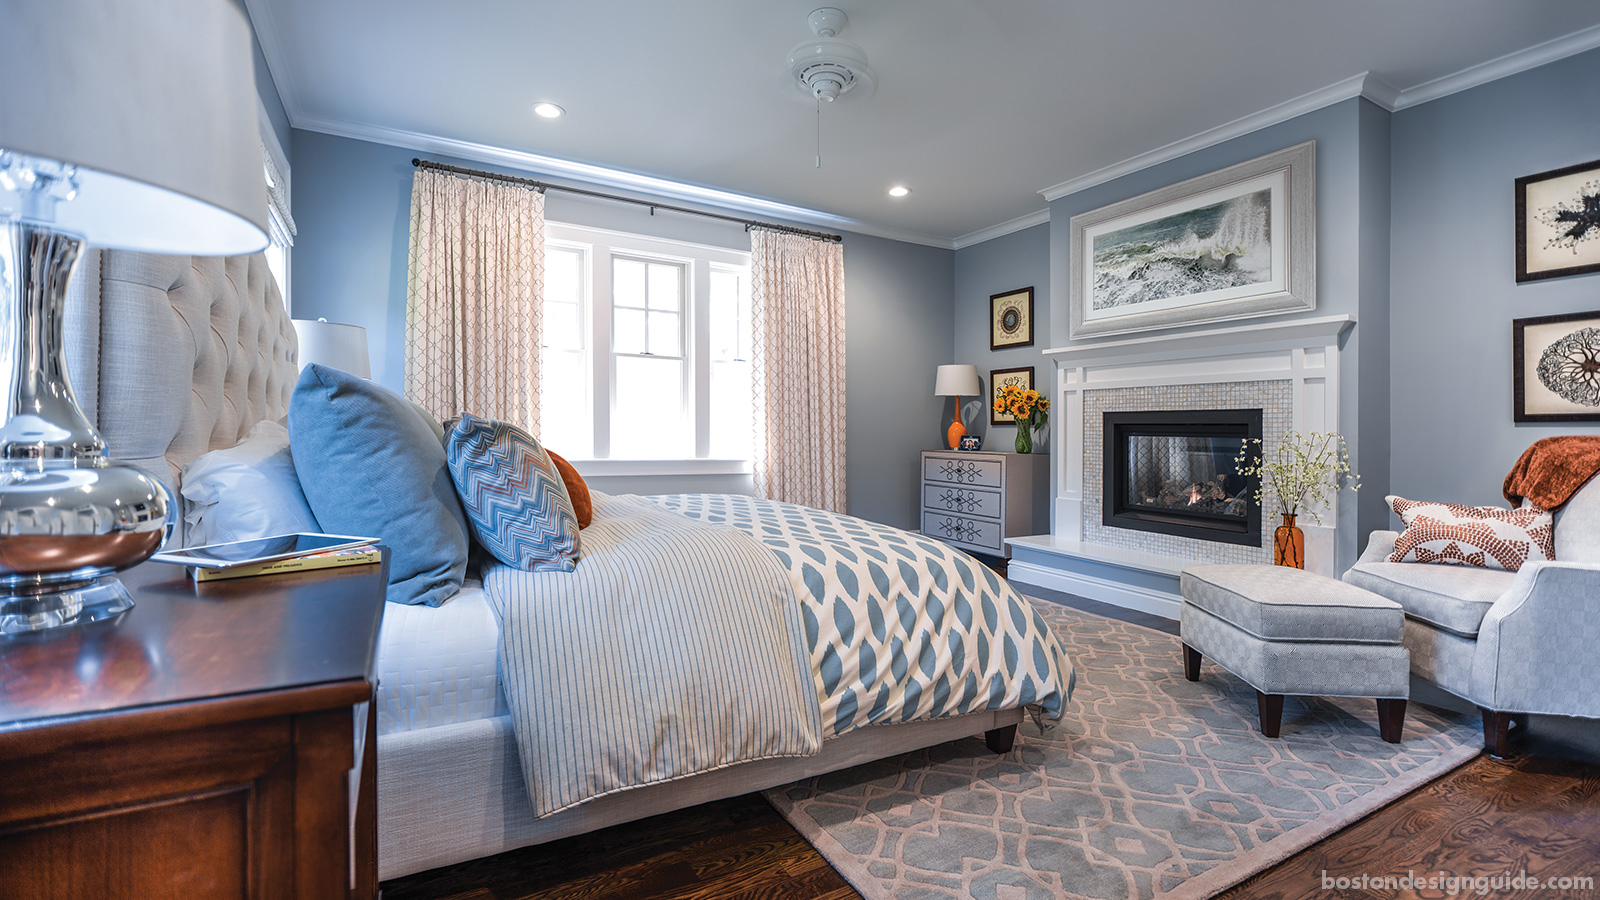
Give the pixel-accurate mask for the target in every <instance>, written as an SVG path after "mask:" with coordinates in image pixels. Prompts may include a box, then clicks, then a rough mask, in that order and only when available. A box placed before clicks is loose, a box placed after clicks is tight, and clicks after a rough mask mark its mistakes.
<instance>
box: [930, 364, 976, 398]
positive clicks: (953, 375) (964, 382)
mask: <svg viewBox="0 0 1600 900" xmlns="http://www.w3.org/2000/svg"><path fill="white" fill-rule="evenodd" d="M981 393H983V392H982V391H981V390H980V389H979V388H978V367H977V366H940V367H939V374H938V375H937V376H935V377H934V379H933V395H934V396H935V397H976V396H978V395H979V394H981Z"/></svg>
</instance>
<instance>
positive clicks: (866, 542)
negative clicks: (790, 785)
mask: <svg viewBox="0 0 1600 900" xmlns="http://www.w3.org/2000/svg"><path fill="white" fill-rule="evenodd" d="M594 503H595V514H594V524H592V525H591V526H590V527H588V528H585V529H584V530H583V535H582V547H581V552H582V556H581V557H580V559H579V562H578V565H577V568H576V570H575V571H574V572H571V573H545V572H538V573H536V572H524V571H520V570H517V569H513V568H511V567H509V566H495V567H492V568H490V569H489V570H488V571H486V572H485V573H484V589H485V591H486V592H487V594H488V596H489V598H490V602H491V605H492V606H493V607H494V608H495V610H496V612H497V614H498V615H499V616H500V619H501V623H500V632H501V644H500V668H501V678H502V681H503V684H504V688H505V693H506V698H507V701H508V703H509V706H510V708H511V717H512V725H513V728H514V730H515V732H516V736H517V744H518V751H519V754H520V757H521V763H522V769H523V775H524V778H525V780H526V782H527V784H528V786H529V791H530V794H531V799H532V802H533V808H534V812H535V814H536V815H540V816H544V815H549V814H551V813H554V812H558V811H560V810H563V809H567V808H570V807H572V806H576V805H579V804H581V803H584V802H587V801H588V800H592V799H594V798H596V797H601V796H605V795H607V794H611V793H616V792H619V791H624V790H628V789H630V788H633V787H640V786H643V785H647V784H656V783H660V782H664V781H670V780H673V779H677V778H683V777H687V776H690V775H694V774H698V773H701V772H706V771H711V770H713V769H717V768H721V767H723V766H729V765H734V764H737V763H741V762H747V761H751V760H757V759H766V758H773V757H783V756H807V755H811V754H813V753H815V752H816V751H817V750H818V749H819V747H820V745H821V741H822V740H823V739H825V738H828V737H833V736H835V735H839V734H844V733H846V732H848V731H851V730H853V729H855V728H859V727H862V726H865V725H869V724H875V723H885V722H901V721H910V720H914V719H927V718H935V717H938V716H949V715H959V714H963V713H968V712H976V711H979V710H984V709H1003V708H1013V707H1019V706H1032V707H1034V708H1035V709H1037V710H1038V711H1040V712H1041V713H1042V714H1043V715H1045V716H1048V717H1050V718H1059V717H1060V715H1061V713H1062V711H1063V709H1064V706H1065V703H1066V700H1067V697H1068V695H1069V694H1070V692H1071V686H1072V668H1071V666H1070V664H1069V663H1068V662H1067V659H1066V656H1065V654H1064V653H1063V651H1062V649H1061V647H1060V645H1059V644H1058V643H1057V642H1056V640H1055V638H1054V636H1053V635H1051V633H1050V631H1049V629H1048V628H1047V627H1046V626H1045V624H1044V622H1043V620H1042V619H1040V618H1039V616H1038V615H1037V614H1036V613H1035V612H1034V611H1033V610H1032V608H1031V607H1029V606H1028V604H1027V603H1026V601H1024V600H1023V599H1022V598H1021V597H1019V596H1018V595H1017V594H1016V593H1015V592H1014V591H1012V590H1011V588H1010V587H1009V586H1007V585H1006V584H1005V583H1004V582H1003V581H1001V580H1000V579H998V578H996V577H995V576H994V574H993V573H992V572H990V571H989V570H988V569H987V568H985V567H983V566H981V565H978V564H977V563H976V562H974V561H973V560H972V559H971V558H970V557H967V556H966V555H965V554H962V553H960V552H959V551H955V550H952V549H950V548H949V547H947V546H946V545H944V544H941V543H938V542H936V541H932V540H929V539H927V538H924V537H922V536H920V535H915V534H909V533H907V532H904V531H900V530H898V529H894V528H887V527H884V526H880V525H874V524H872V523H868V522H864V521H862V520H859V519H853V518H850V517H848V516H839V515H835V514H832V513H825V512H821V511H819V510H813V509H808V508H806V507H799V506H793V505H790V504H784V503H776V502H773V501H767V500H758V499H755V498H751V497H743V496H721V495H701V494H687V495H676V496H670V497H655V498H650V499H645V498H640V497H633V496H608V495H605V494H600V493H595V494H594Z"/></svg>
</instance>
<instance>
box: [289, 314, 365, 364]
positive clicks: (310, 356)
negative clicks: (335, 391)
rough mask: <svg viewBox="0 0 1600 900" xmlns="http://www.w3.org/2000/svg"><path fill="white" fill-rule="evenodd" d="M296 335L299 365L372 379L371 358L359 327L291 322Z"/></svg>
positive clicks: (323, 321)
mask: <svg viewBox="0 0 1600 900" xmlns="http://www.w3.org/2000/svg"><path fill="white" fill-rule="evenodd" d="M293 321H294V330H295V333H296V334H298V335H299V336H300V366H301V368H304V367H306V366H309V365H311V364H312V363H316V364H318V365H321V366H327V367H329V368H330V369H341V370H343V371H346V372H349V373H350V374H351V375H355V376H357V377H359V378H371V377H372V358H371V356H370V355H369V354H368V353H367V330H366V329H365V328H362V327H361V326H360V325H341V324H340V323H338V322H329V321H328V320H327V319H317V320H315V321H312V320H311V319H294V320H293Z"/></svg>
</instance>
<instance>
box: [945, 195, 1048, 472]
mask: <svg viewBox="0 0 1600 900" xmlns="http://www.w3.org/2000/svg"><path fill="white" fill-rule="evenodd" d="M955 271H956V275H955V292H956V293H955V309H954V314H955V355H954V356H953V357H952V358H951V360H950V361H951V362H956V363H970V364H973V365H976V366H977V367H978V377H979V378H980V379H982V381H983V389H984V392H985V394H984V398H985V399H987V397H988V396H989V394H988V392H989V390H990V388H989V372H990V370H992V369H1015V368H1017V367H1019V366H1033V384H1034V387H1036V388H1038V389H1039V390H1041V391H1046V393H1047V394H1048V392H1049V389H1050V387H1051V386H1052V385H1054V384H1055V373H1056V366H1055V363H1054V362H1052V361H1051V360H1050V359H1049V357H1047V356H1045V355H1044V351H1045V350H1046V349H1047V348H1049V347H1053V346H1056V345H1055V344H1052V343H1051V332H1050V323H1051V322H1052V321H1053V320H1054V318H1055V317H1054V315H1053V310H1052V307H1054V306H1055V305H1056V304H1055V302H1054V297H1053V296H1052V295H1051V293H1050V225H1049V223H1046V224H1043V225H1035V226H1033V227H1032V228H1024V229H1023V230H1021V231H1016V232H1012V233H1011V234H1008V235H1004V236H1001V237H997V238H994V239H992V240H987V241H984V242H983V243H981V244H973V245H972V246H970V247H963V248H961V249H960V250H957V251H956V265H955ZM1030 286H1031V287H1032V288H1033V346H1032V347H1012V348H1010V349H1006V350H990V349H989V337H990V331H989V297H990V296H992V295H994V294H1001V293H1006V292H1009V291H1014V290H1017V289H1018V288H1025V287H1030ZM1062 305H1063V306H1064V305H1065V304H1064V303H1063V304H1062ZM1064 314H1065V312H1064V310H1063V315H1064ZM944 402H945V406H946V409H945V412H944V424H945V425H946V426H948V425H949V424H950V409H949V407H950V405H951V404H950V401H949V400H945V401H944ZM966 424H967V430H968V431H969V432H971V433H972V434H982V435H985V438H984V444H983V448H984V449H985V450H999V451H1003V452H1004V451H1010V450H1012V449H1014V448H1015V445H1016V438H1017V429H1016V426H1013V425H990V424H989V409H988V406H987V405H985V407H984V408H983V409H982V410H980V411H979V413H978V416H977V418H976V420H974V421H969V422H967V423H966ZM941 434H942V432H941ZM1049 435H1050V432H1049V429H1046V430H1044V431H1041V432H1039V433H1038V435H1037V436H1036V437H1035V439H1034V440H1035V443H1034V448H1033V452H1035V453H1048V452H1050V449H1051V448H1050V446H1049V443H1048V438H1049ZM1040 441H1044V443H1040ZM1035 502H1038V503H1048V502H1049V495H1048V492H1047V488H1045V487H1043V486H1041V490H1040V496H1038V497H1036V498H1035Z"/></svg>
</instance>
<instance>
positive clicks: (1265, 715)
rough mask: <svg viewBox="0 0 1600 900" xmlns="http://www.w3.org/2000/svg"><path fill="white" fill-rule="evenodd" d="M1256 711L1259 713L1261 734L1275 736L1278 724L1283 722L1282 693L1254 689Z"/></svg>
mask: <svg viewBox="0 0 1600 900" xmlns="http://www.w3.org/2000/svg"><path fill="white" fill-rule="evenodd" d="M1256 711H1257V712H1259V713H1260V714H1261V734H1262V735H1263V736H1265V737H1269V738H1275V737H1277V736H1278V726H1280V725H1282V724H1283V695H1282V694H1263V693H1261V692H1260V691H1256Z"/></svg>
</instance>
